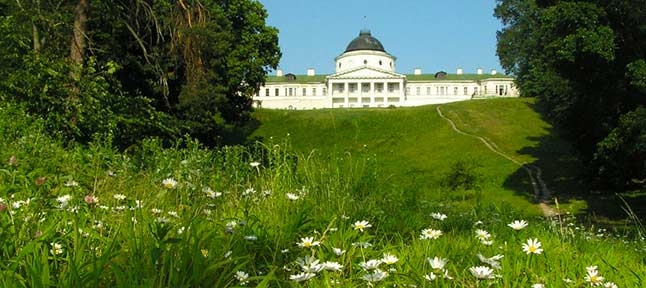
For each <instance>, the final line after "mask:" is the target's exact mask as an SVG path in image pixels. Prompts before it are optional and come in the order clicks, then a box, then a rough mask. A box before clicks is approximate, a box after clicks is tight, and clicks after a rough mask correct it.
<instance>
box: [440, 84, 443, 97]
mask: <svg viewBox="0 0 646 288" xmlns="http://www.w3.org/2000/svg"><path fill="white" fill-rule="evenodd" d="M440 95H444V86H442V87H440Z"/></svg>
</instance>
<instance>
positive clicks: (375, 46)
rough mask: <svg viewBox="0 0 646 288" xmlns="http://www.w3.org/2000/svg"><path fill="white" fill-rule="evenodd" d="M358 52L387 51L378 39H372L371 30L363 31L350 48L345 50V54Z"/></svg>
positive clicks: (351, 43) (349, 45)
mask: <svg viewBox="0 0 646 288" xmlns="http://www.w3.org/2000/svg"><path fill="white" fill-rule="evenodd" d="M358 50H374V51H381V52H386V50H384V45H381V42H379V40H377V38H375V37H372V35H370V31H369V30H361V32H360V33H359V37H357V38H354V40H352V42H350V44H348V48H345V52H350V51H358Z"/></svg>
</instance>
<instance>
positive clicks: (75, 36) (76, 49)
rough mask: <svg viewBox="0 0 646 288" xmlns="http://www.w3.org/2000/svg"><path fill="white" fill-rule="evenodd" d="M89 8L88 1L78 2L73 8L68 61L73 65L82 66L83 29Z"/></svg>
mask: <svg viewBox="0 0 646 288" xmlns="http://www.w3.org/2000/svg"><path fill="white" fill-rule="evenodd" d="M89 7H90V4H89V0H79V2H78V4H76V8H74V26H73V29H74V30H73V33H72V45H71V46H72V47H71V51H70V59H71V60H72V61H73V62H74V63H76V64H78V66H81V65H83V53H84V52H85V46H86V43H87V42H86V40H85V35H86V30H85V29H86V22H87V14H88V10H89ZM76 73H78V72H76ZM76 76H78V75H76ZM76 79H78V78H76Z"/></svg>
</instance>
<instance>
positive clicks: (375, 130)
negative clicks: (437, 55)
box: [253, 99, 582, 215]
mask: <svg viewBox="0 0 646 288" xmlns="http://www.w3.org/2000/svg"><path fill="white" fill-rule="evenodd" d="M531 105H532V101H531V100H526V99H496V100H480V101H471V102H463V103H454V104H449V105H443V106H442V109H443V111H444V113H445V114H446V116H448V117H449V118H451V119H453V120H454V121H455V122H456V124H457V125H458V126H459V127H460V129H462V130H464V131H466V132H469V133H472V134H477V135H481V136H483V137H486V138H488V139H490V140H492V141H493V142H494V143H495V144H497V146H498V148H500V150H502V151H504V152H505V153H507V154H509V155H511V156H513V157H514V158H516V159H518V160H519V161H521V162H526V163H533V164H536V165H539V166H540V167H543V170H544V171H545V177H544V178H545V179H546V182H547V184H548V186H549V187H564V186H568V185H569V186H568V187H570V186H571V187H575V186H577V185H576V184H577V183H576V180H575V179H573V177H572V175H574V174H575V173H577V172H578V169H579V167H578V166H577V165H579V164H578V162H577V161H576V158H575V157H573V153H572V149H570V146H569V144H568V143H566V142H564V141H561V140H560V139H559V138H558V137H554V136H552V135H551V132H552V131H551V128H550V126H549V125H548V124H547V123H546V122H544V121H543V120H541V119H540V116H539V115H538V114H537V113H536V112H535V111H533V109H532V107H531ZM435 109H436V108H435V106H425V107H416V108H406V109H388V110H384V109H380V110H365V109H362V110H340V111H337V110H334V111H331V110H320V111H272V110H261V111H258V112H256V116H257V118H258V119H259V121H260V122H261V123H262V124H261V126H260V128H259V129H258V130H256V131H255V133H254V134H253V135H254V136H256V137H260V138H263V139H267V138H270V137H272V138H273V139H277V138H278V139H283V137H286V135H289V139H290V142H291V143H292V144H293V146H294V148H295V149H296V150H297V151H299V152H301V153H308V151H311V150H316V151H319V153H322V154H335V153H355V154H356V153H368V154H372V155H374V156H375V157H376V158H377V161H378V163H379V168H380V169H381V170H382V171H383V174H384V176H382V177H381V180H383V182H382V183H381V184H382V185H389V183H396V186H397V187H399V188H401V189H404V190H407V191H414V192H411V193H417V194H416V195H418V196H421V197H424V198H430V199H436V200H438V199H441V200H443V201H449V200H451V197H455V195H450V194H459V192H458V193H448V192H447V191H444V190H442V189H440V188H438V187H439V186H440V185H439V184H440V182H441V180H442V178H443V177H444V176H445V175H447V173H449V171H450V169H451V167H452V165H454V164H455V163H456V162H459V161H466V162H471V163H475V165H476V166H478V167H479V168H478V169H477V170H476V171H477V172H478V173H479V174H480V175H481V176H482V178H483V179H485V180H484V183H483V185H482V188H481V190H482V194H483V195H484V197H481V198H479V199H478V201H484V202H487V201H495V202H497V203H509V204H511V205H513V206H515V207H519V208H521V209H520V210H523V211H525V212H526V213H527V214H528V215H535V214H536V213H538V210H537V209H535V207H534V206H533V205H532V204H531V203H530V201H528V200H530V199H532V196H533V195H532V188H531V186H530V184H529V178H528V176H527V174H526V173H525V172H524V171H523V170H521V169H520V167H519V166H518V165H516V164H514V163H512V162H510V161H509V160H506V159H504V158H502V157H500V156H498V155H496V154H495V153H493V152H491V151H489V150H488V149H487V148H486V147H485V146H484V145H483V144H482V143H481V142H480V141H479V140H477V139H475V138H472V137H468V136H464V135H460V134H457V133H456V132H455V131H453V130H452V129H451V128H450V126H449V125H448V123H447V122H446V121H444V120H443V119H441V118H440V117H439V116H438V114H437V112H436V110H435ZM552 138H553V140H552V142H550V143H546V142H548V141H546V140H545V139H552ZM547 145H549V147H546V146H547ZM564 162H567V165H564ZM546 164H547V165H546ZM555 192H558V190H555ZM447 194H448V195H447ZM456 198H458V199H460V200H462V199H461V198H460V197H459V196H457V197H456ZM459 203H464V201H459ZM471 204H473V205H476V204H477V203H475V202H472V203H471ZM579 204H580V203H579ZM581 206H582V205H579V206H578V207H570V206H564V207H563V209H566V210H567V209H569V208H572V209H577V208H580V207H581ZM573 212H574V211H573Z"/></svg>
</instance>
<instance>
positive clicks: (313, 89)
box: [312, 88, 316, 96]
mask: <svg viewBox="0 0 646 288" xmlns="http://www.w3.org/2000/svg"><path fill="white" fill-rule="evenodd" d="M312 95H313V96H316V88H312Z"/></svg>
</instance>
